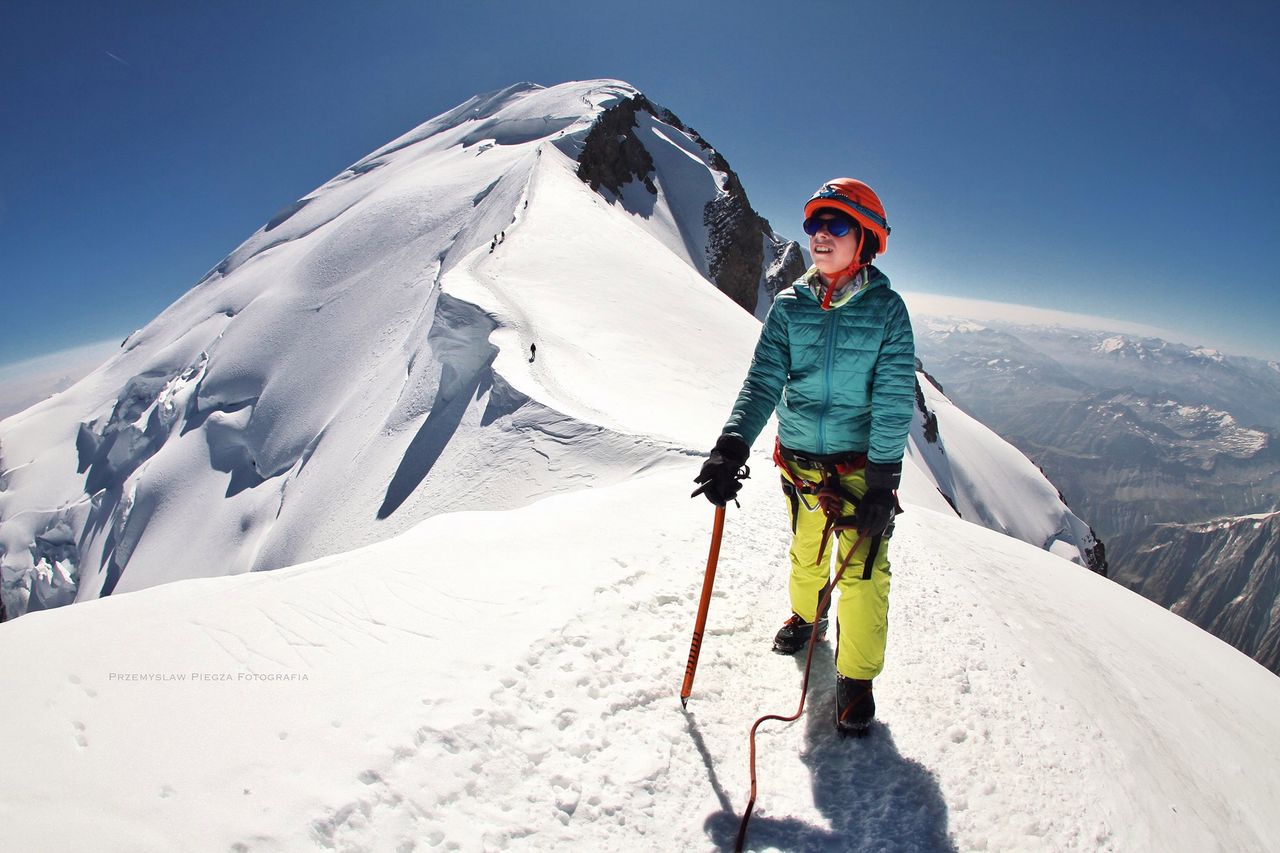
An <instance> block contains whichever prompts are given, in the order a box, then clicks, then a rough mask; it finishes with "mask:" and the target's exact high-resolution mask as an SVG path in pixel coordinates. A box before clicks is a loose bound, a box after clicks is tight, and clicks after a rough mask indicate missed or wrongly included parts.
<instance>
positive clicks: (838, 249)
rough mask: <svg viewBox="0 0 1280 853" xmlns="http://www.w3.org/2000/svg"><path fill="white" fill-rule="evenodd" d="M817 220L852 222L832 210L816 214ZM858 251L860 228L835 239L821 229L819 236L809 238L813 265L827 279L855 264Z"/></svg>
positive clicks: (855, 226) (820, 211) (825, 230)
mask: <svg viewBox="0 0 1280 853" xmlns="http://www.w3.org/2000/svg"><path fill="white" fill-rule="evenodd" d="M814 218H815V219H819V220H822V221H823V222H824V223H825V222H830V221H831V220H833V219H843V220H845V221H846V222H851V221H852V220H850V219H849V217H847V216H845V215H844V214H842V213H838V212H836V211H832V210H819V211H818V212H816V213H815V214H814ZM857 251H858V227H857V224H856V223H855V224H854V227H853V228H851V229H850V230H849V233H848V234H845V235H844V236H843V237H833V236H831V232H830V231H829V230H827V228H825V227H823V228H821V229H819V231H818V233H817V234H813V235H811V236H810V237H809V253H810V254H812V255H813V263H814V265H815V266H817V267H818V272H820V273H822V274H823V275H824V276H825V277H826V278H828V279H830V278H831V277H832V276H834V275H836V274H837V273H839V272H841V271H842V270H846V269H848V268H849V266H850V265H851V264H852V263H853V258H854V255H855V254H856V253H857Z"/></svg>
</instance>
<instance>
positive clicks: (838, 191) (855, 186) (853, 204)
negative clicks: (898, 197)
mask: <svg viewBox="0 0 1280 853" xmlns="http://www.w3.org/2000/svg"><path fill="white" fill-rule="evenodd" d="M824 207H829V208H833V209H835V210H842V211H844V212H845V213H847V214H849V215H850V216H852V217H853V218H854V219H855V220H856V221H857V222H858V224H859V225H861V226H862V228H863V230H864V231H869V232H870V233H872V234H874V235H875V237H876V239H877V240H878V241H879V242H880V245H879V246H878V247H877V248H876V251H875V254H877V255H878V254H880V253H882V252H884V250H885V247H886V246H887V245H888V244H889V221H888V220H887V219H886V218H885V215H884V205H883V204H881V203H880V197H879V196H878V195H876V192H875V190H873V189H871V187H869V186H867V185H866V184H864V183H863V182H862V181H859V180H855V179H854V178H835V179H833V180H830V181H827V182H826V183H825V184H823V185H822V186H821V187H819V188H818V191H817V192H816V193H814V194H813V197H812V198H810V199H809V200H808V201H807V202H805V205H804V216H805V219H808V218H809V217H810V216H813V214H814V211H817V210H821V209H822V208H824Z"/></svg>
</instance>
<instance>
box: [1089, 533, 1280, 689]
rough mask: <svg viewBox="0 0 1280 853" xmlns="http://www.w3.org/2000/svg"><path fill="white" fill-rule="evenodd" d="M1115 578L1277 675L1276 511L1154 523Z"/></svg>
mask: <svg viewBox="0 0 1280 853" xmlns="http://www.w3.org/2000/svg"><path fill="white" fill-rule="evenodd" d="M1124 544H1125V546H1126V547H1125V550H1126V552H1127V553H1128V554H1129V556H1128V558H1127V559H1126V560H1125V561H1124V563H1123V564H1121V565H1120V566H1119V567H1118V568H1117V570H1116V572H1115V575H1114V578H1115V580H1116V581H1118V582H1119V583H1122V584H1124V585H1126V586H1127V587H1129V588H1130V589H1132V590H1133V591H1135V592H1137V593H1139V594H1140V595H1143V596H1145V597H1146V598H1149V599H1151V600H1152V601H1155V602H1157V603H1158V604H1162V605H1164V606H1165V607H1168V608H1169V609H1170V610H1172V611H1173V612H1174V613H1177V614H1178V615H1180V616H1182V617H1183V618H1185V619H1187V620H1189V621H1191V622H1194V623H1195V624H1197V625H1199V626H1200V627H1201V628H1204V629H1205V630H1206V631H1208V632H1210V633H1211V634H1214V635H1215V636H1217V637H1218V638H1220V639H1222V640H1225V641H1226V642H1228V643H1230V644H1231V645H1233V646H1235V647H1236V648H1237V649H1239V650H1240V651H1242V652H1244V653H1245V654H1247V655H1250V656H1251V657H1253V659H1254V660H1256V661H1258V662H1259V663H1261V664H1262V665H1263V666H1265V667H1267V669H1270V670H1271V671H1272V672H1274V673H1276V674H1278V675H1280V513H1276V512H1273V513H1269V514H1265V515H1254V516H1244V517H1239V518H1225V519H1220V520H1218V521H1211V522H1205V523H1200V524H1159V525H1155V526H1153V527H1151V528H1150V529H1148V530H1147V531H1146V532H1144V533H1143V534H1142V535H1140V536H1138V537H1136V538H1134V539H1133V540H1131V541H1129V542H1126V543H1124Z"/></svg>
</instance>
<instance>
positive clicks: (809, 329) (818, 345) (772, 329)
mask: <svg viewBox="0 0 1280 853" xmlns="http://www.w3.org/2000/svg"><path fill="white" fill-rule="evenodd" d="M817 281H818V280H817V278H816V268H814V269H810V270H809V271H808V272H807V273H805V274H804V275H803V276H802V277H800V278H799V279H797V280H796V282H795V284H793V285H792V286H791V287H789V288H787V289H786V290H784V291H782V292H781V293H779V294H778V296H777V298H776V299H774V301H773V305H772V307H771V308H770V309H769V315H768V316H767V317H766V318H765V321H764V328H763V329H762V330H761V332H760V340H759V342H758V343H757V344H756V351H755V356H754V357H753V358H752V359H751V369H750V370H749V371H748V372H747V378H746V380H745V381H744V382H743V383H742V390H741V391H740V392H739V393H738V400H737V402H736V403H734V405H733V413H732V414H731V415H730V416H729V421H728V423H726V424H725V427H724V432H726V433H729V434H731V435H736V436H738V437H739V438H741V439H742V440H743V441H745V442H746V443H747V444H751V443H753V442H754V441H755V440H756V438H757V437H758V436H759V435H760V431H761V430H762V429H764V425H765V421H767V420H768V419H769V415H770V414H771V413H772V412H773V411H774V409H775V408H776V409H777V411H778V438H779V439H780V440H781V441H782V444H783V446H784V447H787V448H789V449H791V450H795V451H798V452H800V453H813V454H834V453H847V452H856V453H866V454H867V458H868V459H869V460H870V461H871V462H878V463H893V462H899V461H901V460H902V454H903V451H904V450H905V448H906V445H907V434H908V433H909V432H910V430H911V418H912V414H913V410H914V408H915V387H916V373H915V359H916V354H915V341H914V339H913V338H912V335H911V320H910V318H909V317H908V316H907V307H906V305H904V304H903V302H902V297H901V296H899V295H898V294H897V293H895V292H894V291H893V290H891V289H890V288H889V279H888V278H887V277H885V275H884V273H882V272H880V271H879V270H878V269H876V268H875V267H872V266H869V267H866V268H865V272H864V273H859V276H858V278H857V279H855V282H854V283H851V284H850V285H846V291H853V293H852V295H849V293H848V292H845V293H843V294H841V296H840V298H839V299H836V300H833V302H832V307H831V309H830V310H827V311H824V310H822V305H821V303H820V302H819V301H818V296H817V295H816V293H815V289H816V288H815V282H817ZM858 284H861V285H862V286H861V288H858V287H857V285H858ZM820 286H821V285H820V282H819V283H818V287H820Z"/></svg>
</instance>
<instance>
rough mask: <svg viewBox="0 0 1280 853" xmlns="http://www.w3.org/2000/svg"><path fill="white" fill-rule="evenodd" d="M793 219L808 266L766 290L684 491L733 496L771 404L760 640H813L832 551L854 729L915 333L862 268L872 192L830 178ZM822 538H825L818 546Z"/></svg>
mask: <svg viewBox="0 0 1280 853" xmlns="http://www.w3.org/2000/svg"><path fill="white" fill-rule="evenodd" d="M804 217H805V218H804V231H805V233H806V234H807V235H808V236H809V250H810V252H811V253H812V255H813V266H812V267H811V268H810V269H809V270H808V271H807V272H805V274H804V275H802V276H801V277H800V278H799V279H797V280H796V282H795V283H794V284H792V286H790V287H788V288H786V289H785V290H783V291H782V292H781V293H779V294H778V296H777V298H776V299H774V301H773V305H772V306H771V308H770V310H769V313H768V316H767V317H766V318H765V321H764V327H763V329H762V330H761V333H760V339H759V341H758V342H757V344H756V349H755V354H754V356H753V358H752V360H751V366H750V369H749V370H748V372H747V377H746V379H745V381H744V382H743V384H742V389H741V390H740V391H739V393H738V398H737V401H736V402H735V403H734V405H733V410H732V412H731V414H730V415H729V419H728V421H727V422H726V423H725V426H724V428H723V430H722V434H721V436H720V438H719V439H718V440H717V441H716V443H715V448H714V449H713V450H712V451H711V453H710V457H709V458H708V459H707V461H706V462H705V463H704V464H703V466H702V470H701V471H700V472H699V474H698V476H697V478H696V479H695V482H697V483H700V484H701V487H700V488H699V489H698V491H697V492H695V494H699V493H701V494H704V495H705V496H706V497H707V499H708V500H709V501H711V502H712V503H713V504H716V505H718V506H723V505H725V504H727V503H728V502H729V501H731V500H734V498H735V497H736V496H737V494H738V491H739V489H740V488H741V481H740V478H741V476H742V473H741V472H742V470H743V466H744V465H745V464H746V462H747V459H748V457H749V456H750V447H751V445H752V444H753V443H754V442H755V440H756V438H757V437H758V436H759V435H760V432H761V431H762V430H763V429H764V425H765V422H766V421H767V420H768V419H769V416H770V415H771V414H772V413H773V412H774V411H775V410H776V411H777V414H778V437H777V439H776V440H775V448H774V462H775V464H777V465H778V466H779V469H780V471H781V475H782V490H783V493H784V494H785V495H786V499H787V505H788V506H787V509H788V513H789V515H790V518H791V530H792V540H791V550H790V562H791V576H790V599H791V600H790V604H791V616H790V618H789V619H787V621H786V623H785V624H784V625H783V626H782V628H781V630H779V631H778V633H777V635H776V636H775V637H774V641H773V650H774V651H775V652H778V653H780V654H795V653H796V652H798V651H800V650H801V649H803V648H805V646H806V645H807V644H808V642H809V638H810V636H811V635H812V634H813V632H815V631H816V632H817V635H818V636H817V639H819V640H821V639H823V637H824V636H825V634H826V630H827V621H828V617H827V613H826V612H821V613H820V612H818V606H819V602H820V601H822V599H823V598H824V597H826V592H827V590H828V588H829V585H830V582H831V566H832V560H833V559H834V560H835V561H836V563H835V565H837V566H840V565H846V566H847V570H846V571H845V573H844V575H843V576H842V577H841V579H840V583H839V585H838V592H839V604H838V606H837V610H836V623H837V631H836V637H837V640H836V673H837V674H836V728H837V730H838V731H839V732H840V733H841V734H842V735H854V736H862V735H864V734H866V733H867V731H868V730H869V728H870V726H871V722H872V719H873V718H874V716H875V699H874V698H873V695H872V680H873V679H874V678H876V676H878V675H879V674H880V672H881V670H882V669H883V667H884V656H885V643H886V639H887V634H888V612H889V577H890V572H889V554H888V550H889V549H888V540H889V537H890V536H891V535H892V533H893V517H894V515H895V514H896V513H897V512H900V511H901V508H900V507H899V506H898V502H897V494H896V491H897V488H898V484H899V481H900V479H901V476H902V458H903V453H904V451H905V448H906V442H907V434H908V432H909V430H910V426H911V418H912V411H913V408H914V405H915V403H914V401H915V344H914V341H913V338H912V334H911V322H910V318H909V317H908V315H907V309H906V306H905V305H904V304H903V301H902V298H901V297H900V296H899V295H898V294H897V293H896V292H895V291H893V290H892V289H890V287H889V279H888V278H886V277H885V275H884V273H882V272H880V270H878V269H877V268H876V267H874V266H872V265H871V261H872V259H873V258H875V256H876V255H878V254H881V253H883V252H884V251H885V248H886V244H887V243H888V238H889V224H888V222H887V220H886V217H885V212H884V205H883V204H881V202H880V199H879V197H878V196H877V195H876V194H875V192H874V191H872V189H871V188H870V187H869V186H867V185H866V184H864V183H863V182H861V181H857V180H854V179H852V178H836V179H835V180H832V181H830V182H828V183H826V184H824V185H823V186H822V187H821V188H820V189H819V190H818V191H817V192H816V193H814V195H813V196H812V197H811V198H810V199H809V200H808V201H807V202H806V203H805V206H804ZM830 539H834V540H835V543H836V547H834V548H828V547H827V544H828V541H829V540H830ZM855 543H857V549H856V551H855V552H854V553H852V554H850V553H849V549H850V548H853V547H854V545H855ZM832 552H835V553H832Z"/></svg>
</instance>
